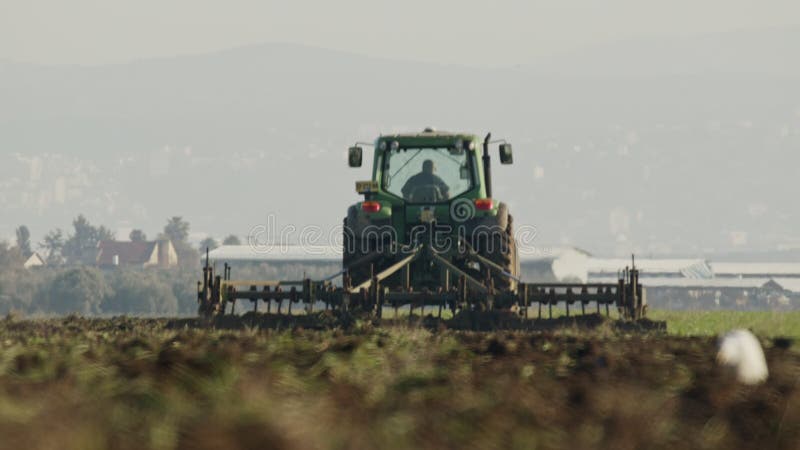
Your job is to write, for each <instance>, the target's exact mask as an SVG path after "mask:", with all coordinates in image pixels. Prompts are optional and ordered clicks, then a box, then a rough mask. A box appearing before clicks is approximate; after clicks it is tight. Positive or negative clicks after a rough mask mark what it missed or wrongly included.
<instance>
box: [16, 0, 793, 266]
mask: <svg viewBox="0 0 800 450" xmlns="http://www.w3.org/2000/svg"><path fill="white" fill-rule="evenodd" d="M347 3H348V5H346V6H347V7H344V6H342V7H341V8H339V7H338V6H336V7H335V6H332V4H328V3H323V2H320V3H316V4H310V3H308V2H306V3H302V4H299V3H298V4H292V6H288V5H278V4H274V3H263V4H262V3H259V4H258V5H255V4H249V3H247V2H237V3H235V4H233V5H234V6H231V7H229V6H225V7H224V8H223V7H222V6H215V5H213V4H211V3H206V2H191V3H190V2H174V3H170V5H162V4H161V2H137V3H136V5H137V6H120V5H113V6H112V5H110V4H107V3H105V2H92V1H87V0H83V1H78V2H70V3H69V5H67V4H64V3H60V2H17V1H8V0H4V1H3V2H2V4H0V61H2V62H0V161H2V164H0V208H1V209H2V211H3V214H2V220H1V221H0V238H2V239H8V240H13V236H14V229H15V227H17V226H18V225H21V224H25V225H27V226H28V227H29V228H30V229H31V234H32V239H33V241H34V242H37V241H39V240H41V237H42V236H43V235H44V234H45V233H46V232H47V231H48V230H51V229H53V228H56V227H60V228H68V227H69V224H70V221H71V220H72V219H73V218H74V217H75V216H77V215H78V214H79V213H83V214H85V215H86V217H88V218H89V219H90V220H91V221H92V223H98V224H104V225H106V226H107V227H109V228H110V229H111V230H113V231H115V232H116V235H117V238H119V239H125V238H126V237H127V235H128V232H129V231H130V230H131V229H133V228H140V229H144V230H145V231H146V232H148V233H150V234H156V233H157V231H158V230H159V229H160V228H161V227H162V226H163V223H164V222H165V220H166V218H168V217H172V216H174V215H179V216H183V217H185V218H186V219H187V220H188V221H190V222H191V224H192V233H193V234H192V237H193V239H196V240H199V239H201V238H202V237H204V236H206V235H211V236H214V237H216V238H221V237H223V236H225V235H228V234H231V233H232V234H237V235H239V236H245V235H246V234H247V233H248V231H249V230H250V229H252V227H254V226H256V225H258V224H262V223H264V221H265V220H267V217H268V215H270V214H274V215H275V216H276V217H277V218H278V221H279V225H287V224H293V225H295V226H297V227H302V226H304V225H316V226H320V227H323V228H326V227H328V228H330V227H334V226H336V225H337V224H340V223H341V218H342V217H343V215H344V213H345V209H346V207H347V206H348V205H349V204H351V203H353V202H354V201H356V200H357V195H356V193H355V191H354V189H353V181H354V180H356V179H365V178H368V177H369V173H368V170H369V169H368V168H367V167H364V168H362V169H359V170H354V169H349V168H348V167H347V164H346V160H345V151H346V148H347V146H348V145H350V144H352V143H353V142H355V141H357V140H362V141H363V140H372V139H374V138H375V137H376V136H378V135H379V134H380V133H389V132H394V131H413V130H422V129H423V128H425V127H427V126H433V127H436V128H438V129H443V130H452V131H457V130H463V131H470V132H475V133H478V134H484V133H486V132H489V131H491V132H492V133H493V135H494V136H498V137H503V138H506V139H507V140H509V141H510V142H512V143H513V144H514V146H515V150H516V152H515V153H516V157H515V160H516V161H515V165H513V166H510V167H500V168H498V169H497V171H496V175H495V177H496V181H495V183H494V184H495V196H496V197H498V198H502V199H503V200H505V201H507V202H508V203H509V204H510V206H511V208H512V210H513V211H514V214H515V216H516V219H517V220H518V221H520V222H521V223H525V224H530V225H533V226H535V227H536V229H537V230H538V237H537V238H538V239H539V242H540V243H541V244H542V245H566V244H568V245H575V246H578V247H581V248H585V249H587V250H588V251H591V252H593V253H598V254H606V255H623V254H627V253H630V252H636V253H638V254H643V255H654V256H667V255H707V254H712V253H717V254H720V253H736V252H739V253H743V252H750V253H753V252H772V253H775V254H794V255H796V254H797V250H798V249H799V248H800V231H798V230H799V229H800V227H798V225H800V210H798V208H796V207H795V206H794V205H795V204H796V192H797V189H796V188H795V183H796V180H797V179H798V176H799V175H800V164H799V163H800V156H798V152H797V151H798V150H799V149H800V86H798V83H797V81H798V79H800V63H799V62H798V59H797V58H796V50H797V48H798V47H799V46H800V26H798V23H799V22H798V21H797V20H794V18H796V17H798V14H797V13H798V12H800V7H798V6H797V5H796V3H794V2H773V3H770V5H769V7H766V6H764V5H763V4H759V3H757V2H741V1H740V2H721V1H712V2H704V3H703V4H702V5H696V4H695V3H694V2H684V1H681V2H659V3H656V4H649V3H648V4H647V5H646V7H645V5H643V4H640V2H631V1H622V0H620V1H614V2H610V3H604V4H603V6H602V7H601V6H600V5H594V6H584V5H582V4H579V3H578V2H566V3H565V2H549V1H541V2H533V3H522V2H501V3H499V4H497V5H494V4H492V5H489V4H485V5H484V4H480V5H478V4H472V3H461V2H458V3H456V2H440V3H437V4H435V5H428V4H422V3H415V2H411V3H408V4H405V3H404V4H402V5H400V4H389V3H377V2H347ZM226 5H227V4H226ZM337 5H338V4H337ZM223 9H224V11H223ZM345 11H347V12H348V13H347V14H345ZM353 11H358V14H352V12H353ZM793 20H794V21H793Z"/></svg>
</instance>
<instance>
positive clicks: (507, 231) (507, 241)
mask: <svg viewBox="0 0 800 450" xmlns="http://www.w3.org/2000/svg"><path fill="white" fill-rule="evenodd" d="M496 220H497V221H496V224H497V227H496V228H495V231H496V232H494V233H492V235H491V239H492V242H491V245H488V246H483V248H480V247H479V249H478V252H479V253H480V254H481V256H483V257H485V258H487V259H489V260H490V261H492V262H493V263H495V264H497V265H498V266H500V267H502V268H503V270H504V271H505V272H507V273H509V274H511V275H513V276H515V277H519V258H518V255H517V243H516V241H515V240H514V232H513V217H512V216H511V215H510V214H508V207H507V206H506V204H505V203H500V205H499V206H498V211H497V216H496ZM492 282H493V284H494V288H495V290H496V291H498V292H504V291H516V289H517V282H516V280H513V279H510V278H508V277H507V276H504V275H501V274H497V273H494V272H492Z"/></svg>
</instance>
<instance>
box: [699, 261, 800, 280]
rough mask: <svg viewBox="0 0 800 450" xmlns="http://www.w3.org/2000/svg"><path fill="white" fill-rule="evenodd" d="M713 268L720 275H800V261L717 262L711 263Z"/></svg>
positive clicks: (715, 273)
mask: <svg viewBox="0 0 800 450" xmlns="http://www.w3.org/2000/svg"><path fill="white" fill-rule="evenodd" d="M711 268H712V269H713V270H714V275H716V276H718V277H719V276H727V277H739V276H742V277H757V276H761V277H776V276H800V263H777V262H715V263H711Z"/></svg>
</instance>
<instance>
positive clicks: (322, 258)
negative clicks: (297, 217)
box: [208, 244, 342, 263]
mask: <svg viewBox="0 0 800 450" xmlns="http://www.w3.org/2000/svg"><path fill="white" fill-rule="evenodd" d="M208 256H209V259H211V260H212V261H219V262H233V261H261V262H337V263H338V262H341V261H342V251H341V248H340V247H332V246H324V245H278V244H276V245H263V246H250V245H223V246H221V247H217V248H215V249H214V250H211V252H209V255H208Z"/></svg>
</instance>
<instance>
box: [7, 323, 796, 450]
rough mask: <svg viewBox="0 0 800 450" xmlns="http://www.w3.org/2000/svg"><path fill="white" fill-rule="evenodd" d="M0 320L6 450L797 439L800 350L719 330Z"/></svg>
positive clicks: (779, 443) (741, 443) (666, 444)
mask: <svg viewBox="0 0 800 450" xmlns="http://www.w3.org/2000/svg"><path fill="white" fill-rule="evenodd" d="M188 323H189V321H185V320H184V321H168V320H164V319H126V318H115V319H83V318H78V317H67V318H63V319H49V320H37V321H18V320H14V319H12V318H7V319H6V320H0V436H2V439H0V448H15V449H16V448H32V449H36V448H63V449H105V448H120V449H125V448H132V449H142V448H155V449H172V448H193V449H195V448H276V449H294V448H297V449H309V448H333V449H359V448H383V449H402V448H423V449H428V448H429V449H441V448H458V449H471V448H474V449H484V448H520V449H522V448H524V449H531V448H544V449H547V448H580V449H591V448H617V449H634V448H655V449H659V448H664V449H667V448H669V449H671V448H712V449H714V448H719V449H731V448H775V449H781V448H786V449H789V448H797V447H798V445H800V384H799V383H798V382H797V380H798V376H800V353H798V352H796V351H793V348H794V347H793V344H792V342H791V341H787V340H785V339H779V340H771V339H764V340H763V341H762V342H763V344H764V346H765V349H766V352H767V358H768V363H769V368H770V378H769V380H768V382H767V383H766V384H764V385H761V386H757V387H745V386H741V385H739V384H737V383H736V382H735V381H733V379H732V378H731V377H730V376H729V375H728V374H726V373H725V372H724V371H722V370H721V369H720V368H718V367H717V366H716V365H715V364H714V352H715V340H714V339H713V338H712V337H691V338H689V337H677V336H665V335H652V334H637V333H634V334H630V333H626V334H616V333H614V332H613V331H611V330H609V329H607V328H605V329H604V328H601V329H598V330H594V331H582V332H576V331H575V330H566V331H563V332H550V333H519V332H495V333H473V332H455V331H447V330H439V331H429V330H426V329H424V328H419V327H410V326H393V327H382V328H375V327H373V326H372V325H370V324H365V323H356V324H355V325H354V326H353V328H351V329H348V330H346V331H345V330H340V329H334V330H327V331H312V330H304V329H299V328H295V329H292V330H284V331H275V330H259V329H256V328H248V327H247V326H246V324H244V323H243V326H242V327H240V329H237V330H228V331H223V330H216V329H212V328H207V327H203V326H193V327H190V326H187V324H188Z"/></svg>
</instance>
